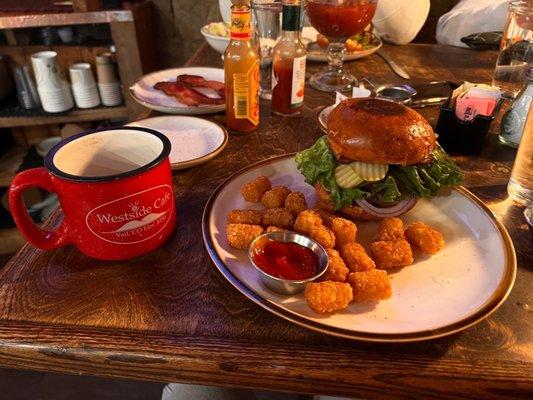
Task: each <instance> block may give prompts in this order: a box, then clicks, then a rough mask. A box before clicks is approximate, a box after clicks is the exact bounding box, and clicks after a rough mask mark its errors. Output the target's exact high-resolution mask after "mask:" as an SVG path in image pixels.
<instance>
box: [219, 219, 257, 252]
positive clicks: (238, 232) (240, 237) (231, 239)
mask: <svg viewBox="0 0 533 400" xmlns="http://www.w3.org/2000/svg"><path fill="white" fill-rule="evenodd" d="M262 233H263V228H262V227H260V226H259V225H247V224H228V226H227V227H226V237H227V239H228V243H229V245H230V246H231V247H235V248H236V249H247V248H248V247H249V246H250V244H251V243H252V242H253V241H254V239H255V238H256V237H258V236H259V235H261V234H262Z"/></svg>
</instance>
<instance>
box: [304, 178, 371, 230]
mask: <svg viewBox="0 0 533 400" xmlns="http://www.w3.org/2000/svg"><path fill="white" fill-rule="evenodd" d="M315 192H316V196H317V202H316V204H315V207H316V208H318V209H321V210H324V211H327V212H329V213H337V214H340V215H342V216H343V217H346V218H348V219H351V220H354V221H378V220H380V219H381V218H379V217H376V216H374V215H372V214H369V213H367V212H366V211H365V210H363V209H362V208H361V207H359V206H357V205H353V206H346V207H342V208H341V209H340V210H339V211H334V207H333V202H332V201H331V197H330V194H329V192H328V191H327V190H326V189H325V188H324V186H322V185H321V184H320V183H317V184H316V185H315Z"/></svg>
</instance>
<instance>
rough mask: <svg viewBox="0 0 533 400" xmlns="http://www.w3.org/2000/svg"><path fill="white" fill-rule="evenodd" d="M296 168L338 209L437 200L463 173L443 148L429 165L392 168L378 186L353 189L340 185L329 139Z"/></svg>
mask: <svg viewBox="0 0 533 400" xmlns="http://www.w3.org/2000/svg"><path fill="white" fill-rule="evenodd" d="M296 164H297V166H298V169H299V171H300V172H301V173H302V175H303V176H304V177H305V182H307V183H308V184H310V185H315V184H316V183H321V184H322V185H323V186H324V188H325V189H326V190H327V191H328V192H329V193H330V195H331V200H332V201H333V203H334V206H335V209H340V208H342V207H344V206H348V205H352V204H353V203H354V202H355V200H360V199H367V200H368V201H370V202H371V203H373V204H377V205H386V204H394V203H397V202H398V201H400V200H402V199H403V198H406V197H430V196H435V195H436V194H437V193H438V192H439V190H441V189H442V188H444V187H453V186H458V185H460V184H461V182H462V181H463V173H462V172H461V171H460V170H459V168H458V167H457V165H455V163H454V162H453V161H452V159H451V158H450V157H449V156H448V155H447V154H446V153H445V152H444V150H442V148H441V147H440V146H437V148H436V149H435V150H434V151H433V153H432V160H431V161H430V162H429V163H427V164H418V165H409V166H405V167H404V166H400V165H390V166H389V172H388V173H387V176H385V178H383V179H382V180H380V181H378V182H364V183H362V184H361V185H359V186H358V187H355V188H352V189H343V188H341V187H339V185H337V183H336V182H335V178H334V175H333V174H334V170H335V168H336V167H337V166H338V165H339V162H338V161H337V159H336V158H335V156H334V154H333V152H332V151H331V148H330V147H329V143H328V140H327V137H326V136H322V137H321V138H320V139H318V140H317V141H316V143H315V144H314V145H313V146H311V147H310V148H308V149H306V150H303V151H301V152H299V153H298V154H296Z"/></svg>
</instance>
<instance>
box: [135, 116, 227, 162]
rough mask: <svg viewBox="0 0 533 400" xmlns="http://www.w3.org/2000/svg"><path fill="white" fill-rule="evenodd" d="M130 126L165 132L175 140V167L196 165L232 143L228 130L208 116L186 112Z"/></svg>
mask: <svg viewBox="0 0 533 400" xmlns="http://www.w3.org/2000/svg"><path fill="white" fill-rule="evenodd" d="M127 126H141V127H144V128H150V129H153V130H156V131H158V132H161V133H162V134H163V135H165V136H166V137H168V138H169V140H170V143H171V144H172V149H171V150H170V155H169V157H170V165H171V167H172V169H173V170H178V169H184V168H189V167H193V166H195V165H198V164H201V163H204V162H206V161H209V160H211V159H212V158H214V157H216V156H217V155H218V154H219V153H220V152H221V151H222V150H224V148H225V147H226V145H227V144H228V132H227V131H226V129H224V128H223V127H222V126H221V125H219V124H217V123H215V122H212V121H208V120H206V119H201V118H196V117H186V116H161V117H153V118H146V119H141V120H139V121H135V122H131V123H129V124H128V125H127Z"/></svg>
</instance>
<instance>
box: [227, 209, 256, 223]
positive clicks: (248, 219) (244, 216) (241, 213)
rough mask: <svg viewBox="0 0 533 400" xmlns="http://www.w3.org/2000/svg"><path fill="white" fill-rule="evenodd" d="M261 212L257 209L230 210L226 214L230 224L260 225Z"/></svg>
mask: <svg viewBox="0 0 533 400" xmlns="http://www.w3.org/2000/svg"><path fill="white" fill-rule="evenodd" d="M262 218H263V213H262V212H261V211H257V210H232V211H230V213H229V214H228V223H230V224H249V225H261V219H262Z"/></svg>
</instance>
